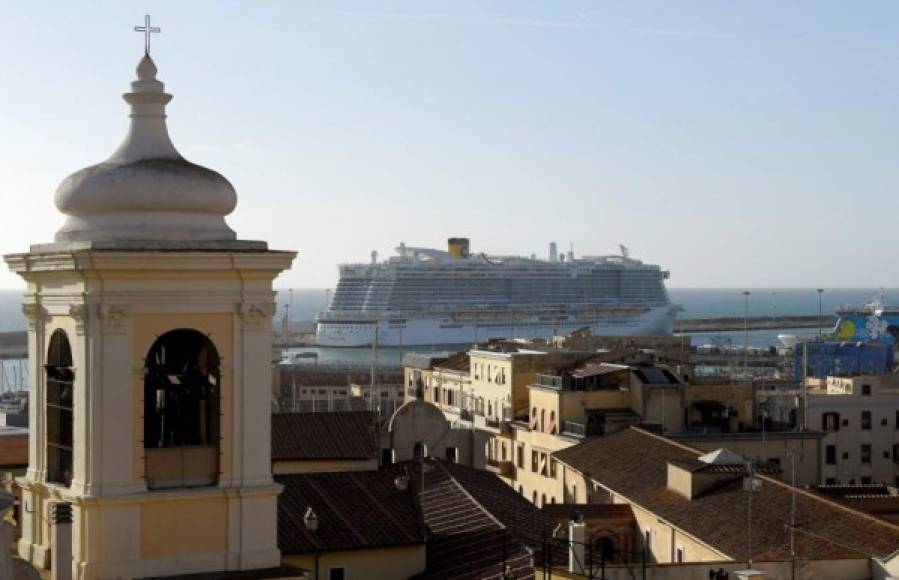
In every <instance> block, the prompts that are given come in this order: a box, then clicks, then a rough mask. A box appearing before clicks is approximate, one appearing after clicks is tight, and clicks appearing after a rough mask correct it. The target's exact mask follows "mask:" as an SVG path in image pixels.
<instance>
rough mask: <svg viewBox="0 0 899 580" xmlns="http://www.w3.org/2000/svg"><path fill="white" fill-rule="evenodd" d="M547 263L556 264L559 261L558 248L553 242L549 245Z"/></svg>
mask: <svg viewBox="0 0 899 580" xmlns="http://www.w3.org/2000/svg"><path fill="white" fill-rule="evenodd" d="M549 261H550V262H558V261H559V248H558V247H557V246H556V243H555V242H550V243H549Z"/></svg>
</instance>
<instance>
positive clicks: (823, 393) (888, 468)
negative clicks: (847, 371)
mask: <svg viewBox="0 0 899 580" xmlns="http://www.w3.org/2000/svg"><path fill="white" fill-rule="evenodd" d="M806 404H807V407H808V424H809V427H810V428H812V429H819V430H821V431H822V432H823V433H824V437H823V439H822V441H821V477H822V481H821V482H820V483H829V484H849V483H856V484H867V483H884V484H887V485H899V382H897V379H896V377H895V376H894V375H862V376H857V377H827V379H826V380H825V381H824V385H823V386H822V387H821V388H817V389H809V391H808V395H807V403H806Z"/></svg>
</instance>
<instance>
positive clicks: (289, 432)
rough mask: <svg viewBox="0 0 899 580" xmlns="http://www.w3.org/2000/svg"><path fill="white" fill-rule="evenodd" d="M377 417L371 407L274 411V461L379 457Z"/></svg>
mask: <svg viewBox="0 0 899 580" xmlns="http://www.w3.org/2000/svg"><path fill="white" fill-rule="evenodd" d="M376 419H377V415H376V414H375V413H372V412H370V411H333V412H322V413H282V414H277V415H272V461H296V460H312V459H375V458H377V457H378V443H377V432H376V425H375V421H376Z"/></svg>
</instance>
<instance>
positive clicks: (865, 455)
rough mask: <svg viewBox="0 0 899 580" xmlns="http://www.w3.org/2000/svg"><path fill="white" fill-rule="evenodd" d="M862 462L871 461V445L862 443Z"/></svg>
mask: <svg viewBox="0 0 899 580" xmlns="http://www.w3.org/2000/svg"><path fill="white" fill-rule="evenodd" d="M862 463H871V446H870V445H868V444H864V445H862Z"/></svg>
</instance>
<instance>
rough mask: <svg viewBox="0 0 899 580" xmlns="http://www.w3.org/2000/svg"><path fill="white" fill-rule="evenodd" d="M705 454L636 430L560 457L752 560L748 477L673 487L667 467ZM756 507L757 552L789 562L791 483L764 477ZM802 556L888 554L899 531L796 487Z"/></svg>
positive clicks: (679, 524) (798, 545)
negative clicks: (702, 486)
mask: <svg viewBox="0 0 899 580" xmlns="http://www.w3.org/2000/svg"><path fill="white" fill-rule="evenodd" d="M702 453H703V452H701V451H698V450H695V449H692V448H690V447H687V446H686V445H683V444H680V443H676V442H674V441H671V440H668V439H665V438H663V437H661V436H658V435H654V434H652V433H649V432H647V431H644V430H641V429H638V428H634V427H631V428H629V429H625V430H624V431H621V432H619V433H616V434H613V435H609V436H607V437H602V438H598V439H593V440H590V441H587V442H584V443H582V444H580V445H576V446H574V447H570V448H568V449H564V450H561V451H558V452H556V453H555V454H554V455H555V457H556V458H557V459H558V460H559V461H561V462H563V463H565V464H567V465H569V466H571V467H572V468H574V469H576V470H578V471H580V472H581V473H589V474H590V475H589V477H590V478H591V479H592V480H593V481H595V482H597V483H598V484H600V485H602V486H603V487H606V488H608V489H610V490H612V491H614V492H615V493H616V494H618V495H620V496H622V497H623V498H626V499H627V500H629V501H631V502H633V503H634V504H636V505H638V506H641V507H643V508H644V509H646V510H648V511H650V512H653V513H654V514H656V516H657V517H659V518H662V519H664V520H666V521H668V522H670V523H671V524H672V525H674V526H676V527H678V528H680V529H681V530H683V531H684V532H686V533H688V534H690V535H692V536H693V537H695V538H697V539H699V540H700V541H702V542H705V543H706V544H709V545H710V546H712V547H713V548H715V549H716V550H719V551H720V552H722V553H724V554H725V555H727V556H729V557H731V558H733V559H735V560H745V559H747V558H749V557H750V554H749V552H748V547H747V546H748V542H747V541H746V540H747V533H748V530H747V520H748V502H747V492H745V491H743V485H742V474H739V473H735V474H734V477H733V479H732V480H731V481H729V482H725V483H724V484H723V485H720V486H718V487H715V488H714V489H711V490H709V491H707V492H705V493H703V494H701V495H699V496H698V497H694V498H693V499H692V500H690V499H686V498H685V497H683V496H681V495H679V494H678V493H676V492H674V491H671V490H670V489H669V488H668V480H667V471H668V463H669V462H672V463H683V462H686V463H687V464H692V465H696V464H697V463H699V462H698V458H699V456H700V455H702ZM758 479H759V480H760V481H761V482H762V485H761V489H760V491H759V492H757V493H756V494H755V497H754V501H753V502H752V505H753V509H752V523H753V530H754V533H753V537H752V545H753V550H752V554H751V556H752V557H753V558H754V559H756V560H759V561H762V560H783V559H788V558H789V557H790V534H789V528H790V501H791V497H792V496H793V493H791V490H792V488H790V487H789V486H788V485H786V484H785V483H782V482H780V481H777V480H775V479H772V478H769V477H766V476H764V475H759V476H758ZM795 497H796V502H797V509H796V514H797V520H796V522H797V525H796V528H795V531H796V533H795V534H794V535H795V545H796V554H797V555H798V557H799V558H800V559H815V560H820V559H839V558H858V557H860V556H876V557H885V556H888V555H890V554H892V553H893V552H895V551H896V550H897V548H899V526H897V525H893V524H890V523H888V522H885V521H882V520H879V519H876V518H874V517H871V516H869V515H867V514H863V513H861V512H858V511H855V510H852V509H849V508H847V507H845V506H841V505H840V504H838V503H836V502H833V501H829V500H827V499H824V498H822V497H820V496H818V495H816V494H813V493H810V492H807V491H804V490H801V489H796V491H795Z"/></svg>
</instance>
